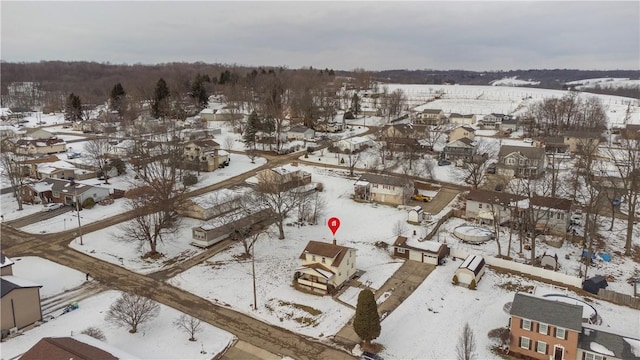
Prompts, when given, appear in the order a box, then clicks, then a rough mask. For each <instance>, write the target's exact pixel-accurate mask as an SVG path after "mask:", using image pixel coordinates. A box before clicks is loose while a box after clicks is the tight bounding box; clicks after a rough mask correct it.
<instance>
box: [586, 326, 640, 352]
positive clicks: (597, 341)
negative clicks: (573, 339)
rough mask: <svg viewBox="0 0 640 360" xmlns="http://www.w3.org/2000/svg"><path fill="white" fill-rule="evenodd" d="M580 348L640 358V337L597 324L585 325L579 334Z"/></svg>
mask: <svg viewBox="0 0 640 360" xmlns="http://www.w3.org/2000/svg"><path fill="white" fill-rule="evenodd" d="M578 348H579V349H582V350H586V351H589V352H595V353H598V354H602V355H605V356H612V357H615V358H618V359H629V360H632V359H640V351H638V350H639V349H640V339H638V337H637V335H636V336H635V337H628V336H623V335H618V334H614V333H610V332H608V331H603V329H600V328H599V327H598V326H595V325H588V326H583V328H582V333H581V334H580V336H578ZM634 350H635V351H634Z"/></svg>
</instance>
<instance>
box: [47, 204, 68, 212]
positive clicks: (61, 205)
mask: <svg viewBox="0 0 640 360" xmlns="http://www.w3.org/2000/svg"><path fill="white" fill-rule="evenodd" d="M63 206H64V204H62V203H49V204H44V207H43V208H42V212H47V211H53V210H55V209H59V208H61V207H63Z"/></svg>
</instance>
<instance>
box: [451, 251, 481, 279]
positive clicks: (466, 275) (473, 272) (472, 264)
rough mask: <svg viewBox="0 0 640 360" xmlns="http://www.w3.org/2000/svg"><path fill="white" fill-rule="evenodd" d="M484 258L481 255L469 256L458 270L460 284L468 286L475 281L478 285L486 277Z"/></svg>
mask: <svg viewBox="0 0 640 360" xmlns="http://www.w3.org/2000/svg"><path fill="white" fill-rule="evenodd" d="M484 266H485V262H484V258H483V257H482V256H480V255H469V256H467V258H466V259H464V261H463V262H462V264H461V265H460V267H459V268H458V269H456V273H455V276H457V277H458V284H461V285H467V286H469V284H471V281H472V280H474V279H475V281H476V284H477V283H478V282H479V281H480V279H481V278H482V275H484Z"/></svg>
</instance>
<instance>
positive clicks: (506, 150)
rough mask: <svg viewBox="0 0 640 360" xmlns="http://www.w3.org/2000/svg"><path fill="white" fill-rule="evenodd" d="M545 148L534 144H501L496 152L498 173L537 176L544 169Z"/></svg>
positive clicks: (527, 176)
mask: <svg viewBox="0 0 640 360" xmlns="http://www.w3.org/2000/svg"><path fill="white" fill-rule="evenodd" d="M545 159H546V157H545V149H544V147H534V146H513V145H502V146H501V147H500V152H498V165H497V166H496V172H497V174H498V175H502V176H507V177H520V178H537V177H540V176H541V175H542V174H543V173H544V171H545V166H546V162H545Z"/></svg>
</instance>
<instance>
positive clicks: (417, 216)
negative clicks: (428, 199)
mask: <svg viewBox="0 0 640 360" xmlns="http://www.w3.org/2000/svg"><path fill="white" fill-rule="evenodd" d="M422 220H424V210H422V206H414V207H413V208H411V210H409V218H408V219H407V221H408V222H410V223H412V224H419V223H420V222H422Z"/></svg>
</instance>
